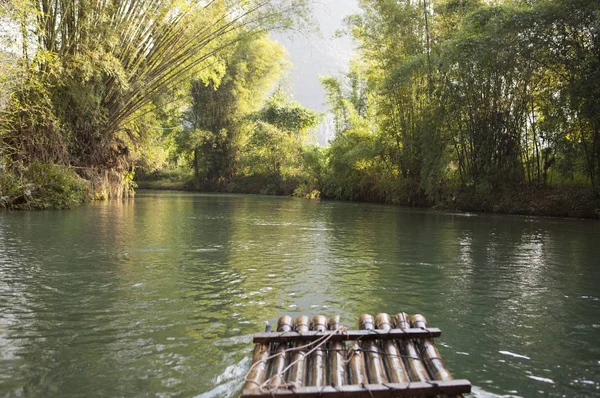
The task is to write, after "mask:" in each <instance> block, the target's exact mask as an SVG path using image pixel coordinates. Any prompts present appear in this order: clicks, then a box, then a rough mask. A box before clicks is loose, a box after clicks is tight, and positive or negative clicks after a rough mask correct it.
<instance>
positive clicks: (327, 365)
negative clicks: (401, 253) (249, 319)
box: [242, 312, 471, 398]
mask: <svg viewBox="0 0 600 398" xmlns="http://www.w3.org/2000/svg"><path fill="white" fill-rule="evenodd" d="M358 325H359V330H348V329H347V328H346V327H345V326H343V325H342V324H341V323H340V317H339V316H337V315H336V316H333V317H331V318H330V319H327V318H326V317H325V316H323V315H317V316H315V317H314V318H313V319H312V322H311V320H310V318H309V317H308V316H306V315H302V316H299V317H298V318H297V319H296V320H294V319H293V318H292V317H290V316H288V315H285V316H282V317H281V318H279V321H278V322H277V331H276V332H272V331H271V328H270V326H267V330H266V331H265V332H264V333H257V334H255V335H254V338H253V342H254V343H255V347H254V354H253V357H252V366H251V367H250V371H249V372H248V374H247V375H246V378H245V382H246V383H245V385H244V390H243V392H242V398H251V397H252V398H262V397H264V398H267V397H274V398H277V397H282V398H283V397H301V398H307V397H308V398H313V397H314V398H317V397H332V398H337V397H340V398H341V397H344V398H352V397H360V398H382V397H385V398H392V397H431V396H444V397H457V396H461V394H464V393H469V392H471V383H470V382H469V381H468V380H456V379H454V378H453V377H452V375H451V374H450V372H449V371H448V369H447V368H446V365H445V363H444V361H443V360H442V357H441V356H440V353H439V351H438V350H437V348H436V347H435V345H434V342H433V339H434V338H436V337H439V336H440V335H441V333H442V332H441V331H440V330H439V329H437V328H430V327H429V326H428V324H427V320H426V319H425V317H424V316H423V315H414V316H412V317H410V318H409V317H408V315H406V314H405V313H403V312H402V313H399V314H397V315H396V316H395V317H394V318H392V317H390V316H389V315H388V314H378V315H377V316H376V317H375V318H373V317H372V316H371V315H368V314H364V315H361V316H360V318H359V320H358Z"/></svg>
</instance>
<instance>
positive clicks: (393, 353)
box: [375, 313, 410, 383]
mask: <svg viewBox="0 0 600 398" xmlns="http://www.w3.org/2000/svg"><path fill="white" fill-rule="evenodd" d="M375 327H376V328H377V329H380V330H390V329H392V327H393V325H392V318H391V317H390V316H389V315H388V314H383V313H382V314H378V315H377V316H376V317H375ZM382 345H383V352H384V354H385V356H384V362H385V364H386V365H387V370H388V375H389V376H390V382H391V383H409V382H410V377H409V376H408V373H407V371H406V367H405V366H404V362H402V356H401V355H400V349H399V348H398V346H397V345H396V344H395V343H394V341H392V340H387V341H384V342H383V343H382Z"/></svg>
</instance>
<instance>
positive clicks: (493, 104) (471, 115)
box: [323, 0, 600, 216]
mask: <svg viewBox="0 0 600 398" xmlns="http://www.w3.org/2000/svg"><path fill="white" fill-rule="evenodd" d="M360 5H361V8H362V12H361V13H360V14H359V15H354V16H352V17H350V18H348V21H347V22H348V31H349V32H350V34H351V35H352V36H353V37H354V38H355V40H356V42H357V44H358V46H359V55H358V57H357V60H356V61H355V62H354V63H353V64H352V66H351V73H350V74H349V75H348V76H347V78H346V79H345V80H344V81H340V80H336V79H333V78H326V79H324V81H323V82H324V84H325V86H326V87H327V89H328V93H329V98H330V103H331V104H332V106H333V112H334V114H335V116H336V121H337V129H338V131H337V133H338V134H337V137H336V139H335V140H334V141H333V142H332V144H331V148H330V149H329V155H328V166H329V171H328V176H327V182H326V185H325V187H324V188H325V189H324V192H323V193H324V195H325V196H328V197H333V198H338V199H350V200H355V199H360V200H377V201H387V202H397V203H404V204H419V205H439V206H442V207H455V208H463V209H475V210H499V211H514V212H521V213H528V212H538V213H549V214H570V215H586V214H587V215H592V216H593V213H594V211H597V210H595V209H597V208H598V207H600V206H599V204H598V203H599V202H598V189H599V188H600V174H599V172H600V84H599V82H600V3H598V2H597V1H590V0H550V1H546V0H539V1H533V2H531V1H502V2H494V3H488V2H484V1H479V0H466V1H465V0H461V1H456V0H445V1H436V2H431V1H427V0H420V1H396V0H362V1H361V2H360Z"/></svg>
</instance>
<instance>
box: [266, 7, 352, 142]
mask: <svg viewBox="0 0 600 398" xmlns="http://www.w3.org/2000/svg"><path fill="white" fill-rule="evenodd" d="M358 11H359V8H358V1H357V0H320V1H315V2H314V3H313V14H314V19H315V22H316V23H317V24H318V27H319V31H318V32H317V31H314V32H307V31H304V32H299V33H285V34H281V33H274V34H272V37H273V38H274V39H276V40H278V41H279V42H281V43H282V44H283V45H284V46H285V47H286V49H287V50H288V52H289V53H290V57H289V59H290V61H291V62H292V63H293V64H294V66H293V68H292V70H291V75H290V82H289V86H290V87H289V89H290V91H291V94H292V95H293V97H294V99H295V100H296V101H298V102H300V103H301V104H302V105H303V106H305V107H308V108H311V109H313V110H315V111H317V112H319V113H324V112H325V111H327V104H326V103H325V91H324V90H323V88H322V87H321V83H320V82H319V76H323V75H336V76H339V75H341V74H342V73H345V72H347V70H348V63H349V61H350V59H351V58H352V56H353V53H354V45H353V43H352V39H351V38H350V37H348V36H343V37H338V38H334V35H335V33H336V31H337V30H339V29H342V28H343V20H344V18H345V17H346V16H348V15H350V14H353V13H356V12H358ZM333 131H334V129H333V120H332V117H330V116H326V117H325V118H324V120H323V123H322V124H321V125H320V126H319V127H318V128H317V131H316V132H315V134H316V137H317V139H318V142H319V144H320V145H327V142H328V140H330V139H333Z"/></svg>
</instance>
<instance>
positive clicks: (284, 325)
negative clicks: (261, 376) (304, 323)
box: [269, 315, 294, 389]
mask: <svg viewBox="0 0 600 398" xmlns="http://www.w3.org/2000/svg"><path fill="white" fill-rule="evenodd" d="M293 327H294V320H293V319H292V317H291V316H289V315H284V316H282V317H281V318H279V321H277V331H278V332H291V331H292V328H293ZM288 346H289V343H279V345H277V349H276V350H275V354H276V356H275V358H273V359H272V360H271V361H272V362H271V363H272V364H273V365H272V367H271V379H270V380H269V386H270V387H271V388H274V389H277V388H279V387H280V386H282V385H284V384H285V374H284V369H285V367H286V362H287V349H288Z"/></svg>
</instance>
